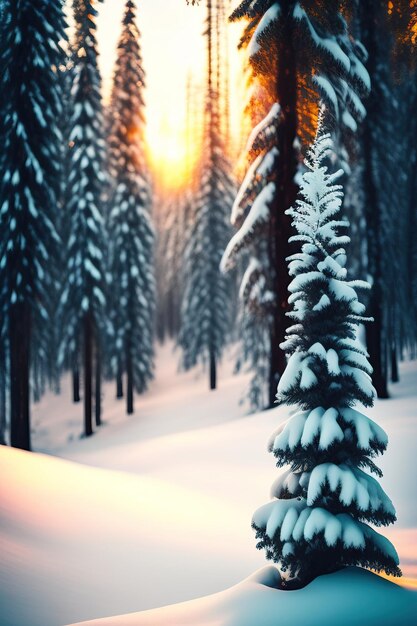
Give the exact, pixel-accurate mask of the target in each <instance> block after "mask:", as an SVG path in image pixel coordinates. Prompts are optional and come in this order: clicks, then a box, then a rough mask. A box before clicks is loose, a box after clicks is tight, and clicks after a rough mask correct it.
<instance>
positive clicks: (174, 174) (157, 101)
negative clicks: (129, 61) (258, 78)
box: [98, 0, 243, 191]
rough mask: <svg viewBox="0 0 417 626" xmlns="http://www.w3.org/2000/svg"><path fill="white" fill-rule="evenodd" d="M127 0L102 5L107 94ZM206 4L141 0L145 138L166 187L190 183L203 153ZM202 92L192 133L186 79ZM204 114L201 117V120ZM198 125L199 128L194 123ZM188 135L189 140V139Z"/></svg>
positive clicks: (233, 31) (235, 91) (235, 98)
mask: <svg viewBox="0 0 417 626" xmlns="http://www.w3.org/2000/svg"><path fill="white" fill-rule="evenodd" d="M124 5H125V2H124V0H105V1H104V3H103V4H99V5H98V10H99V19H98V41H99V51H100V69H101V74H102V79H103V94H104V97H105V98H108V95H109V93H110V89H111V82H112V74H113V68H114V60H115V53H116V45H117V40H118V37H119V34H120V28H121V20H122V15H123V10H124ZM204 18H205V3H204V2H202V3H201V5H200V6H189V5H187V3H186V1H185V0H138V1H137V22H138V26H139V29H140V31H141V34H142V41H141V44H142V57H143V64H144V69H145V72H146V92H145V100H146V119H147V131H146V139H147V146H148V156H149V162H150V164H151V167H152V171H153V175H154V177H155V178H156V179H157V180H158V181H159V182H160V183H161V184H162V185H163V186H164V188H165V189H166V190H168V191H169V190H170V189H172V190H176V189H178V188H181V187H184V186H186V185H187V183H188V181H187V176H188V172H189V170H190V163H191V166H192V165H195V164H196V162H197V161H198V158H199V155H200V151H201V144H200V138H201V117H200V115H199V113H201V109H202V107H203V98H204V85H205V68H206V48H205V39H204V37H203V35H202V33H203V31H204ZM228 28H229V33H230V34H229V41H230V64H231V80H230V91H231V94H232V98H231V110H232V111H236V112H237V113H236V115H232V120H231V131H232V136H233V137H234V139H235V140H236V138H237V137H238V136H239V130H240V129H239V126H240V124H239V120H240V112H241V108H242V105H241V102H242V96H241V93H242V87H241V85H242V84H243V78H242V77H241V72H240V71H239V68H240V64H241V59H240V58H239V56H240V55H239V54H238V52H237V50H236V44H237V41H238V36H239V32H240V30H241V26H240V25H237V26H236V25H231V26H229V27H228ZM190 76H191V77H192V82H193V85H194V90H195V91H196V92H197V93H196V97H195V100H196V102H195V104H194V114H193V116H192V119H191V129H188V132H187V103H186V91H187V80H188V78H189V77H190ZM199 118H200V119H199ZM193 126H194V127H193ZM187 137H188V139H187Z"/></svg>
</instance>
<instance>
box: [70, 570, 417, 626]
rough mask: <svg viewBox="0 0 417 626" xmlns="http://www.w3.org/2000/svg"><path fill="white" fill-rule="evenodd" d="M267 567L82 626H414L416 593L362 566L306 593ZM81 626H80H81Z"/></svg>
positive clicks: (327, 579)
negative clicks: (194, 596)
mask: <svg viewBox="0 0 417 626" xmlns="http://www.w3.org/2000/svg"><path fill="white" fill-rule="evenodd" d="M278 583H279V574H278V570H277V569H276V568H274V567H265V568H263V569H262V570H260V571H258V572H256V573H255V574H254V575H252V576H250V577H249V578H248V579H247V580H245V581H243V582H242V583H240V584H239V585H236V586H235V587H233V588H231V589H227V590H226V591H224V592H223V593H218V594H215V595H213V596H209V597H208V598H200V599H198V600H194V601H191V602H185V603H182V604H177V605H175V606H168V607H163V608H161V609H156V610H154V611H145V612H143V613H133V614H131V615H121V616H119V617H110V618H108V619H103V620H94V621H93V622H84V626H167V625H168V624H169V626H187V625H189V626H277V624H285V626H300V625H303V626H335V624H337V626H365V625H366V626H396V625H397V624H401V626H415V623H416V621H415V620H416V615H417V593H416V592H412V591H408V590H406V589H402V588H401V587H398V586H397V585H394V584H393V583H390V582H388V581H386V580H383V579H382V578H380V577H379V576H376V575H375V574H371V573H370V572H367V571H365V570H361V569H359V568H348V569H346V570H344V571H340V572H337V573H336V574H332V575H329V576H321V577H320V578H318V579H316V580H314V581H313V582H312V583H311V584H310V585H308V586H307V587H305V588H304V589H301V590H298V591H295V592H294V591H293V592H287V591H279V590H278V589H277V585H278ZM78 626H82V625H81V624H79V625H78Z"/></svg>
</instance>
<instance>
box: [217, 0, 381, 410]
mask: <svg viewBox="0 0 417 626" xmlns="http://www.w3.org/2000/svg"><path fill="white" fill-rule="evenodd" d="M341 4H342V3H337V2H336V3H335V2H334V1H333V0H327V1H325V2H323V1H318V0H316V1H313V2H307V1H305V2H304V1H297V0H279V1H276V0H261V1H259V2H252V1H251V0H244V1H243V2H241V3H240V4H239V5H238V7H237V8H236V9H235V10H234V11H233V13H232V15H231V18H230V19H231V20H232V21H237V20H245V27H244V32H243V35H242V39H241V46H242V47H244V48H246V49H247V52H248V57H249V65H250V68H251V71H252V84H253V86H254V97H253V99H252V104H253V107H252V110H255V111H262V110H264V111H265V113H266V115H265V117H264V119H262V120H261V121H259V120H258V121H259V123H258V125H257V126H256V127H255V129H254V131H253V132H252V134H251V136H250V138H249V142H248V147H247V154H248V160H249V162H250V165H249V168H248V170H247V173H246V176H245V178H244V180H243V183H242V186H241V188H240V191H239V193H238V196H237V198H236V201H235V204H234V207H233V211H232V224H233V225H234V226H235V228H236V229H237V232H236V234H235V235H234V236H233V238H232V239H231V241H230V243H229V245H228V247H227V249H226V252H225V255H224V258H223V263H222V267H223V270H227V269H229V268H233V267H235V266H236V265H238V264H239V263H240V261H241V259H242V255H246V257H247V258H249V267H254V268H255V267H256V274H257V276H258V281H261V283H262V289H260V288H259V284H257V280H255V279H254V278H253V279H251V278H250V277H248V275H247V273H245V280H246V282H247V284H251V285H252V286H253V289H254V290H256V291H257V294H256V298H257V299H258V300H259V302H258V306H257V307H256V308H257V311H258V313H257V317H258V319H259V317H260V316H263V318H264V319H263V323H264V324H265V323H267V322H268V319H269V320H272V322H271V324H270V331H269V348H268V349H269V353H270V358H269V361H270V374H269V382H268V385H269V390H268V398H269V402H268V404H269V405H270V406H272V405H273V403H274V397H275V390H276V385H277V383H278V380H279V377H280V376H281V375H282V373H283V371H284V369H285V365H286V362H285V356H284V355H283V354H282V353H281V352H280V351H279V349H278V345H279V343H280V342H281V341H282V340H283V337H284V334H285V324H286V322H285V314H286V311H287V310H288V303H287V287H288V283H289V277H288V272H287V268H286V262H285V259H286V257H287V256H288V255H289V254H290V248H289V246H288V239H289V236H290V234H291V224H290V221H289V218H288V216H287V215H286V213H285V211H286V210H287V209H288V208H289V207H290V206H292V204H293V203H294V201H295V198H296V194H297V183H296V180H297V170H298V164H299V160H300V157H299V154H300V146H301V147H304V146H305V145H307V144H308V143H309V142H310V138H311V133H312V131H313V134H314V128H315V117H316V114H317V110H318V105H319V100H322V101H323V102H324V103H325V105H326V107H327V109H328V113H329V115H330V116H331V117H332V119H333V125H334V127H347V128H349V129H350V130H351V131H354V130H356V127H357V122H358V121H360V120H361V119H362V118H363V116H364V113H365V110H364V107H363V104H362V102H361V97H362V96H363V95H365V94H366V93H367V91H368V89H369V77H368V75H367V72H366V70H365V68H364V66H363V63H362V61H361V59H362V58H363V51H362V49H361V47H360V46H359V44H357V43H356V42H355V41H353V40H352V38H351V37H350V34H349V32H348V27H347V24H346V21H345V19H344V18H343V16H342V13H341V10H340V9H341V7H340V6H339V5H341ZM254 261H256V263H255V262H254ZM242 293H244V294H245V299H244V300H243V303H242V306H243V308H244V310H245V311H247V314H248V315H249V316H250V315H253V314H254V313H253V307H252V304H253V300H254V297H253V295H252V293H251V290H250V289H244V290H242ZM271 298H272V299H271ZM262 301H265V303H266V307H265V308H264V307H263V306H262V303H263V302H262ZM271 305H272V307H273V308H274V314H273V315H272V316H270V308H271ZM261 367H262V369H263V364H261ZM258 378H259V377H258Z"/></svg>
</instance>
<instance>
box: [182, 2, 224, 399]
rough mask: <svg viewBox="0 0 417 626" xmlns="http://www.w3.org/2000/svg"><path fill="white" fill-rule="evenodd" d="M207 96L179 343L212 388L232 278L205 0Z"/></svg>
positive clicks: (210, 11) (210, 20)
mask: <svg viewBox="0 0 417 626" xmlns="http://www.w3.org/2000/svg"><path fill="white" fill-rule="evenodd" d="M207 15H208V17H207V39H208V70H207V82H208V85H207V102H206V132H205V146H204V151H203V152H204V154H205V155H207V157H206V160H205V163H204V165H203V171H202V175H201V182H200V189H199V191H198V192H197V196H196V201H195V207H194V214H193V219H192V220H191V222H192V228H191V231H190V236H189V242H188V245H187V250H186V253H185V276H186V280H187V284H186V287H185V294H184V300H183V305H182V318H181V331H180V335H179V344H180V346H181V348H182V349H183V359H182V363H183V366H184V368H185V369H189V368H191V367H193V366H194V365H196V364H197V362H199V361H201V362H203V363H208V364H209V382H210V389H215V388H216V385H217V363H218V361H219V359H220V358H221V355H222V352H223V348H224V345H225V343H226V340H227V335H228V332H229V329H230V311H231V308H230V305H231V298H230V294H231V281H230V278H229V277H225V276H223V275H222V274H221V272H220V269H219V265H220V260H221V256H222V251H223V250H224V247H225V245H226V242H227V239H228V224H227V221H228V220H227V214H228V212H229V210H230V205H231V203H232V194H233V185H232V182H231V179H230V175H229V165H228V163H227V160H226V158H225V156H224V146H223V141H222V133H221V121H220V111H219V94H218V93H216V91H215V84H214V75H213V59H214V48H213V36H214V29H215V21H214V11H213V7H212V2H211V0H207Z"/></svg>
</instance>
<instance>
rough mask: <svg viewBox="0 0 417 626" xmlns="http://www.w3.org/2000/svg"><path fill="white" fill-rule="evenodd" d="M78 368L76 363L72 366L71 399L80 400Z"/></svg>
mask: <svg viewBox="0 0 417 626" xmlns="http://www.w3.org/2000/svg"><path fill="white" fill-rule="evenodd" d="M80 400H81V398H80V370H79V369H78V365H74V367H73V368H72V401H73V402H75V403H76V402H80Z"/></svg>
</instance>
